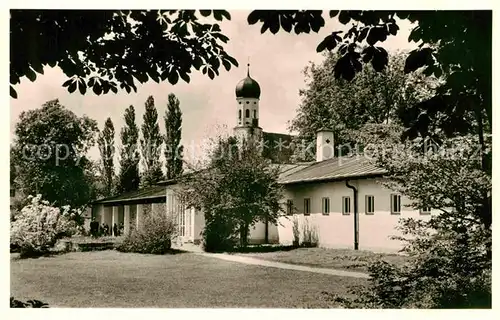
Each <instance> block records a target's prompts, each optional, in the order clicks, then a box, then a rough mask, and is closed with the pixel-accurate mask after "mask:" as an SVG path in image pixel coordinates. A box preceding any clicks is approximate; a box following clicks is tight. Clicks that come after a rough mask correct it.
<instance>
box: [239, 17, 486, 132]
mask: <svg viewBox="0 0 500 320" xmlns="http://www.w3.org/2000/svg"><path fill="white" fill-rule="evenodd" d="M329 17H330V18H336V19H338V21H339V22H340V23H342V24H344V25H349V26H350V27H349V29H348V30H347V32H343V31H333V32H332V33H331V34H330V35H328V36H327V37H325V39H324V40H323V41H322V42H321V43H319V44H318V47H317V51H318V52H322V51H324V50H334V49H335V50H337V51H338V52H339V53H340V55H341V57H340V59H339V60H338V61H337V63H336V64H335V68H334V70H333V75H334V76H335V78H340V77H342V78H344V79H346V80H352V79H353V78H354V77H355V76H356V74H357V73H359V72H361V70H362V69H363V64H368V63H370V64H371V65H372V67H373V68H374V69H375V70H377V71H382V70H384V69H385V68H386V66H387V64H388V62H389V58H388V54H387V51H386V50H385V49H384V48H382V47H380V43H382V42H384V41H385V40H386V39H387V38H388V37H390V36H395V35H397V34H398V31H399V26H398V22H399V21H400V20H409V21H410V22H412V23H414V25H413V28H412V30H411V33H410V36H409V39H408V40H409V41H414V42H420V45H419V47H418V49H415V50H413V51H411V52H410V53H409V55H408V57H407V58H406V62H405V72H406V73H410V72H413V71H415V70H419V69H422V68H423V73H424V74H426V75H435V76H436V77H442V78H443V79H444V81H443V84H442V85H441V86H440V87H439V88H438V90H437V92H436V94H435V95H434V96H433V97H431V98H430V99H427V100H425V101H422V102H420V103H418V104H416V105H414V106H412V107H411V108H410V109H409V110H406V111H405V115H406V116H405V117H404V125H405V127H407V130H406V131H405V132H404V134H403V138H407V137H408V138H411V139H413V138H415V137H417V136H418V135H421V136H428V135H429V134H432V133H434V132H435V131H436V130H437V131H439V132H442V133H443V134H445V135H446V136H454V135H456V134H463V133H465V132H471V131H477V133H478V135H480V136H481V135H482V134H483V130H487V131H491V120H492V109H491V108H492V106H491V102H492V101H491V84H492V83H491V78H492V75H491V68H492V64H491V63H492V62H491V61H492V60H491V50H492V38H491V35H492V33H491V32H492V14H491V11H330V12H329ZM248 22H249V23H250V24H255V23H258V22H260V23H262V29H261V32H262V33H264V32H265V31H267V30H270V31H271V32H272V33H277V32H278V31H279V30H280V28H282V29H283V30H285V31H286V32H291V31H292V29H293V30H294V32H295V33H296V34H300V33H309V32H310V31H314V32H317V31H318V30H319V29H320V28H321V27H323V26H324V24H325V21H324V18H323V16H322V12H321V11H314V10H289V11H260V10H256V11H253V12H251V13H250V15H249V16H248ZM471 116H472V118H473V119H474V121H473V122H471V121H470V118H471ZM433 131H434V132H433Z"/></svg>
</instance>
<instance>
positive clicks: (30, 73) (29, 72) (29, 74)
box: [25, 67, 36, 82]
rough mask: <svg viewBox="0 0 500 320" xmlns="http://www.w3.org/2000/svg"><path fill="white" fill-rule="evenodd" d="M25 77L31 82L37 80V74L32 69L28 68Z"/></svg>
mask: <svg viewBox="0 0 500 320" xmlns="http://www.w3.org/2000/svg"><path fill="white" fill-rule="evenodd" d="M25 75H26V78H28V79H29V80H30V81H31V82H33V81H35V80H36V73H35V72H34V71H33V70H31V68H30V67H28V68H26V70H25Z"/></svg>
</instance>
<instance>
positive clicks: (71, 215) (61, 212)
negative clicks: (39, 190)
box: [10, 195, 77, 257]
mask: <svg viewBox="0 0 500 320" xmlns="http://www.w3.org/2000/svg"><path fill="white" fill-rule="evenodd" d="M30 200H31V202H30V203H29V204H28V205H26V206H25V207H24V208H23V209H22V210H21V211H20V212H19V213H18V214H17V215H16V219H15V221H13V222H12V223H11V232H10V242H11V245H13V246H16V247H18V248H19V251H20V254H21V257H28V256H36V255H41V254H44V253H47V252H48V251H49V249H50V248H52V247H53V246H54V244H55V243H56V241H57V240H58V239H60V238H62V237H65V236H71V235H73V234H75V233H76V232H77V225H76V222H75V216H76V215H77V213H76V211H75V210H72V209H71V208H70V207H69V206H64V207H62V208H57V207H52V206H50V204H49V202H48V201H46V200H42V198H41V195H38V196H36V197H31V198H30Z"/></svg>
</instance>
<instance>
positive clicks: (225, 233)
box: [202, 214, 237, 252]
mask: <svg viewBox="0 0 500 320" xmlns="http://www.w3.org/2000/svg"><path fill="white" fill-rule="evenodd" d="M205 216H206V217H207V215H205ZM234 229H235V228H234V227H233V226H232V224H231V223H230V221H227V220H226V219H224V216H223V215H221V214H217V215H213V216H211V217H210V219H207V220H206V225H205V228H204V229H203V234H202V235H203V250H204V251H206V252H222V251H233V250H234V248H235V246H236V244H237V237H236V236H235V235H234Z"/></svg>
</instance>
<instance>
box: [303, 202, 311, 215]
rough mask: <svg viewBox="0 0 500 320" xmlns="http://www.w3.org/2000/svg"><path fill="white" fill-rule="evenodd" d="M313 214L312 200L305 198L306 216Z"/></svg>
mask: <svg viewBox="0 0 500 320" xmlns="http://www.w3.org/2000/svg"><path fill="white" fill-rule="evenodd" d="M310 214H311V199H309V198H305V199H304V215H305V216H306V215H310Z"/></svg>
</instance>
